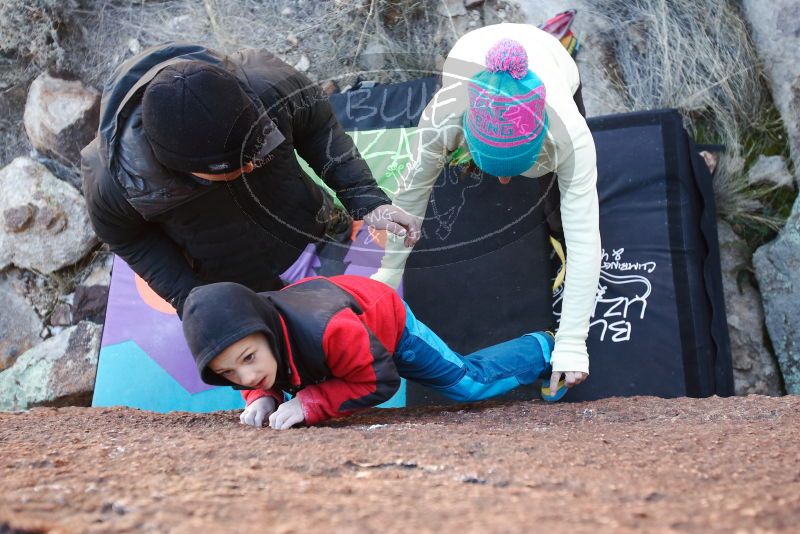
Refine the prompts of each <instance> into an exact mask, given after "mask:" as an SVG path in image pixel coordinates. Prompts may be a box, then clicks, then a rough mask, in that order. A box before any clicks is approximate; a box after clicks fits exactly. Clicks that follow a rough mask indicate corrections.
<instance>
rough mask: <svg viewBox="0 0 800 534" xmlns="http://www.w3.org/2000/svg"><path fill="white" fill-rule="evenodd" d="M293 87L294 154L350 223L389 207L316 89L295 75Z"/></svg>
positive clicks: (317, 88) (352, 144)
mask: <svg viewBox="0 0 800 534" xmlns="http://www.w3.org/2000/svg"><path fill="white" fill-rule="evenodd" d="M297 83H298V84H302V88H301V89H300V90H299V92H298V94H297V95H296V97H293V98H297V99H298V100H299V101H300V104H299V105H298V106H297V107H296V108H295V110H294V113H293V115H292V138H293V143H294V146H295V149H296V150H297V153H298V154H300V156H301V157H302V158H303V159H304V160H306V162H307V163H308V164H309V165H310V166H311V168H312V169H314V172H316V173H317V175H318V176H319V177H320V178H321V179H322V180H323V181H324V182H325V183H326V184H327V185H328V186H330V187H331V189H333V190H334V191H336V196H337V197H338V198H339V200H341V202H342V204H343V205H344V207H345V208H346V209H347V211H348V212H349V213H350V215H351V216H352V217H353V218H354V219H363V218H364V216H365V215H367V214H368V213H370V212H371V211H373V210H374V209H375V208H377V207H379V206H383V205H386V204H391V201H390V200H389V197H388V196H387V195H386V193H384V192H383V190H382V189H381V188H380V187H378V184H377V183H376V182H375V178H374V177H373V176H372V171H370V169H369V167H368V166H367V163H366V161H364V158H362V157H361V154H360V153H359V151H358V148H356V146H355V144H354V143H353V140H352V139H351V138H350V136H349V135H347V133H346V132H345V131H344V129H343V128H342V126H341V125H340V124H339V121H338V120H337V119H336V115H334V113H333V110H332V109H331V106H330V103H329V101H328V99H327V97H326V96H325V94H324V93H323V92H322V90H321V89H320V87H319V86H318V85H317V84H315V83H312V82H311V81H310V80H308V78H306V77H305V76H303V75H301V74H299V73H298V74H297Z"/></svg>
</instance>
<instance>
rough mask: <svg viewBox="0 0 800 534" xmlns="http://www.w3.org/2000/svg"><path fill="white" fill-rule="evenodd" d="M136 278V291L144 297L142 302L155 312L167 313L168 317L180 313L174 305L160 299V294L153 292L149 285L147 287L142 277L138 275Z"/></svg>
mask: <svg viewBox="0 0 800 534" xmlns="http://www.w3.org/2000/svg"><path fill="white" fill-rule="evenodd" d="M134 276H135V277H136V278H135V281H136V291H137V292H138V293H139V296H140V297H142V300H143V301H144V303H145V304H147V305H148V306H150V307H151V308H153V309H154V310H156V311H158V312H161V313H166V314H167V315H177V314H178V312H176V311H175V308H173V307H172V304H170V303H169V302H167V301H166V300H164V299H162V298H161V297H159V296H158V294H157V293H156V292H155V291H153V290H152V289H151V288H150V286H149V285H147V282H145V281H144V280H143V279H142V277H141V276H139V275H138V274H136V275H134Z"/></svg>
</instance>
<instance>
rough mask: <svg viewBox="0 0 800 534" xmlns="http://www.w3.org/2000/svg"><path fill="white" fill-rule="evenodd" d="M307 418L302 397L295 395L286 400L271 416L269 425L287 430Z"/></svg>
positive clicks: (276, 428)
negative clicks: (301, 402) (301, 401)
mask: <svg viewBox="0 0 800 534" xmlns="http://www.w3.org/2000/svg"><path fill="white" fill-rule="evenodd" d="M305 420H306V416H305V415H304V414H303V406H302V405H301V404H300V397H293V398H292V399H291V400H289V401H287V402H284V403H283V404H281V405H280V406H278V409H277V410H275V412H274V413H273V414H272V415H270V416H269V426H271V427H272V428H274V429H275V430H286V429H287V428H292V426H294V425H296V424H299V423H302V422H303V421H305Z"/></svg>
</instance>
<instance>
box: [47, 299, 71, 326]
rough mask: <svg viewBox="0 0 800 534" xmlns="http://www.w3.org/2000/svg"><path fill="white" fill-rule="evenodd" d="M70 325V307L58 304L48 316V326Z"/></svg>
mask: <svg viewBox="0 0 800 534" xmlns="http://www.w3.org/2000/svg"><path fill="white" fill-rule="evenodd" d="M71 324H72V306H70V305H69V304H67V303H66V302H59V303H58V304H56V305H55V307H54V308H53V313H51V314H50V326H70V325H71Z"/></svg>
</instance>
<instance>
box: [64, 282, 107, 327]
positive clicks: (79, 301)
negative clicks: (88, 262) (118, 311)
mask: <svg viewBox="0 0 800 534" xmlns="http://www.w3.org/2000/svg"><path fill="white" fill-rule="evenodd" d="M107 304H108V286H78V287H77V288H76V289H75V300H74V301H73V304H72V316H73V317H72V322H73V323H78V322H80V321H92V322H93V323H97V324H103V323H104V322H105V318H106V305H107Z"/></svg>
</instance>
